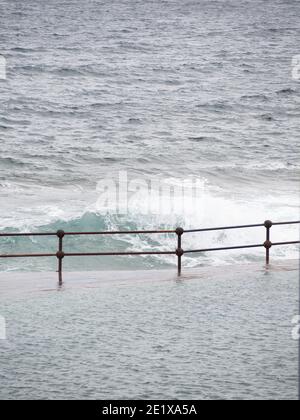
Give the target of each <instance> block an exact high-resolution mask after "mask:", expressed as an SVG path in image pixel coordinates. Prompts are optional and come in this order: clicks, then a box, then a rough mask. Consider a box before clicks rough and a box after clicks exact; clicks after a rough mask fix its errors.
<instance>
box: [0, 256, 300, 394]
mask: <svg viewBox="0 0 300 420" xmlns="http://www.w3.org/2000/svg"><path fill="white" fill-rule="evenodd" d="M0 280H1V281H0V292H1V293H0V313H1V315H2V316H3V317H5V320H6V331H7V337H6V338H7V339H6V340H0V359H1V371H0V378H1V386H0V398H1V399H130V400H131V399H151V398H153V399H208V400H211V399H272V400H273V399H275V400H277V399H280V400H281V399H284V400H285V399H289V400H295V399H297V394H298V346H297V344H298V342H297V341H295V340H293V339H292V329H293V328H294V325H293V324H292V319H293V318H294V316H295V314H296V313H297V312H298V303H297V296H298V264H297V262H294V263H293V264H291V263H290V262H289V263H280V264H279V265H278V264H276V265H274V267H272V268H270V270H269V271H266V270H265V269H264V268H263V267H262V266H260V265H258V264H252V265H251V269H249V270H245V266H244V265H240V266H237V265H236V266H234V267H228V268H226V267H225V268H224V267H215V268H212V267H209V268H204V269H200V270H199V269H197V270H196V271H195V270H194V271H193V270H192V271H190V272H189V273H188V274H187V273H185V275H184V276H183V278H182V279H181V280H179V279H178V278H177V277H176V276H175V275H173V274H172V273H171V272H169V271H168V270H162V271H145V272H139V273H133V272H131V273H127V272H122V273H120V272H119V273H116V272H115V273H108V272H102V273H100V272H98V273H87V274H86V275H83V274H78V273H74V274H73V273H67V275H66V278H65V284H64V287H63V288H61V289H58V290H57V287H56V285H57V279H56V276H55V274H54V273H52V274H51V275H50V274H44V273H43V274H41V273H35V275H29V274H27V273H1V275H0ZM16 285H17V286H18V287H16ZM220 291H222V292H221V293H220Z"/></svg>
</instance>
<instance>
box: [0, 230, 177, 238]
mask: <svg viewBox="0 0 300 420" xmlns="http://www.w3.org/2000/svg"><path fill="white" fill-rule="evenodd" d="M168 233H170V234H171V233H172V234H175V233H176V230H132V231H129V230H126V231H111V232H109V231H105V232H99V231H98V232H64V236H80V235H87V236H88V235H144V234H147V235H149V234H153V235H154V234H168ZM28 236H57V232H55V233H53V232H49V233H0V237H28Z"/></svg>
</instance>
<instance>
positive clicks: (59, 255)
mask: <svg viewBox="0 0 300 420" xmlns="http://www.w3.org/2000/svg"><path fill="white" fill-rule="evenodd" d="M56 257H57V258H58V259H59V260H62V259H63V258H64V257H65V253H64V252H63V251H58V252H57V253H56Z"/></svg>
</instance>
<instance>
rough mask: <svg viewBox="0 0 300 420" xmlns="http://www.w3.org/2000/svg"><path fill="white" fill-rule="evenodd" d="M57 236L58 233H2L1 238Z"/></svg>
mask: <svg viewBox="0 0 300 420" xmlns="http://www.w3.org/2000/svg"><path fill="white" fill-rule="evenodd" d="M22 236H24V237H26V236H57V233H53V232H52V233H50V232H49V233H0V237H4V238H5V237H7V238H9V237H22Z"/></svg>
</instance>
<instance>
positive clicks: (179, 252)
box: [176, 248, 184, 257]
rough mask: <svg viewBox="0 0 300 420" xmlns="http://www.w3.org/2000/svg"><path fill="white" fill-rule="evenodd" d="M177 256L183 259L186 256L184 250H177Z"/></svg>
mask: <svg viewBox="0 0 300 420" xmlns="http://www.w3.org/2000/svg"><path fill="white" fill-rule="evenodd" d="M176 255H177V256H178V257H182V256H183V255H184V250H183V249H182V248H177V249H176Z"/></svg>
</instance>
